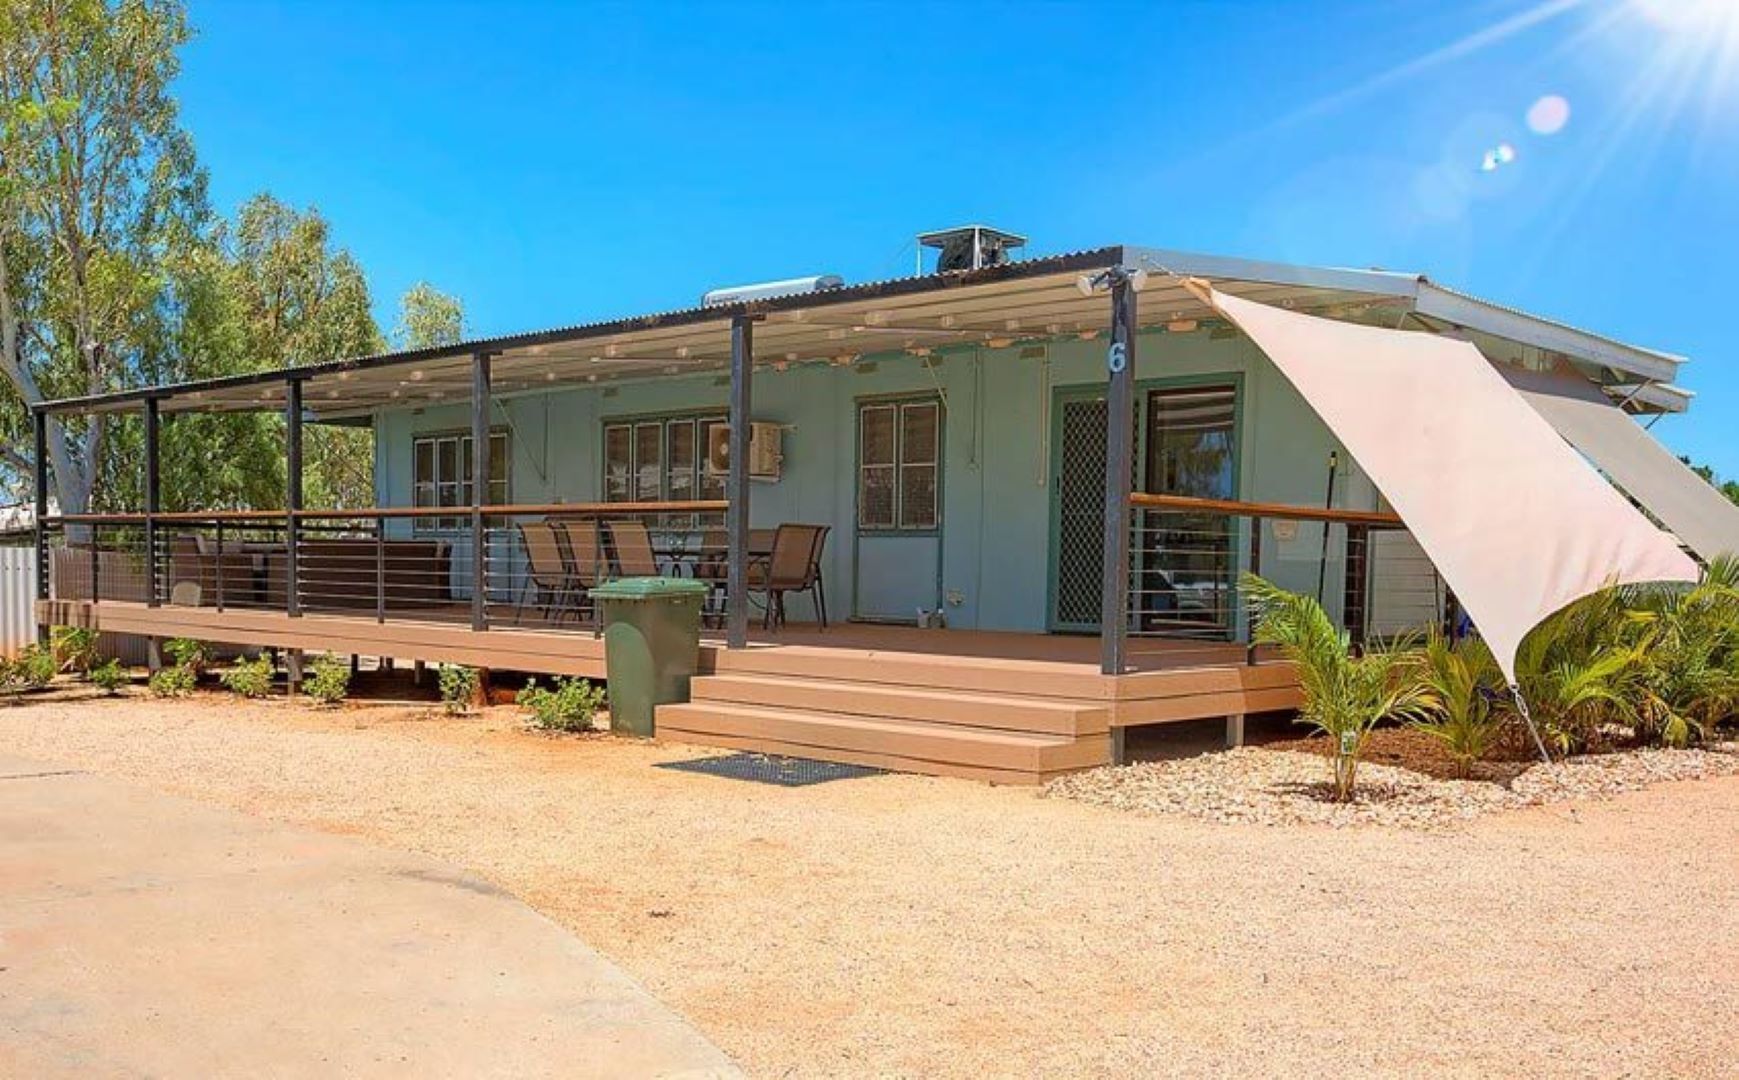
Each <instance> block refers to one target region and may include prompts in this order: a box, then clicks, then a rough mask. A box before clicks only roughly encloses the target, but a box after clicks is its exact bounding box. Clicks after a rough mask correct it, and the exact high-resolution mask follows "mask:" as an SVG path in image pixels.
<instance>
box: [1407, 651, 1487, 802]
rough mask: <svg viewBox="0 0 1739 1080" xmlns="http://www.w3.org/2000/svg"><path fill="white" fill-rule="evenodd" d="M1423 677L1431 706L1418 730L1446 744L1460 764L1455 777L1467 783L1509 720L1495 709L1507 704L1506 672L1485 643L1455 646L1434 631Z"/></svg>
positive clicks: (1418, 721)
mask: <svg viewBox="0 0 1739 1080" xmlns="http://www.w3.org/2000/svg"><path fill="white" fill-rule="evenodd" d="M1421 674H1422V676H1423V678H1424V680H1425V683H1426V685H1427V686H1428V687H1429V688H1430V690H1431V700H1430V703H1429V704H1428V705H1427V706H1426V710H1427V711H1426V713H1425V715H1423V716H1420V717H1418V718H1416V719H1414V720H1413V726H1414V727H1415V728H1416V729H1418V730H1420V731H1423V732H1424V733H1425V734H1427V735H1430V736H1431V737H1432V738H1434V739H1436V740H1437V741H1438V742H1439V743H1441V744H1442V745H1443V750H1444V752H1445V753H1447V754H1448V755H1449V758H1450V760H1451V761H1453V762H1455V772H1456V775H1457V776H1460V777H1461V778H1462V779H1466V778H1467V777H1468V776H1469V775H1470V774H1471V773H1472V772H1473V763H1474V762H1476V761H1478V760H1480V759H1481V758H1483V757H1485V756H1486V754H1487V753H1489V752H1490V750H1491V748H1492V745H1493V744H1494V743H1495V742H1496V741H1497V737H1498V735H1499V734H1500V733H1501V732H1502V731H1503V728H1504V722H1505V714H1504V713H1503V712H1502V711H1500V710H1499V709H1496V708H1494V707H1493V705H1494V703H1495V702H1498V701H1502V700H1504V697H1503V693H1504V689H1505V687H1504V678H1503V672H1502V671H1501V670H1500V669H1499V668H1498V666H1497V661H1496V660H1495V659H1494V658H1493V657H1492V655H1491V649H1489V648H1488V647H1487V646H1486V644H1485V642H1483V641H1481V640H1479V639H1478V638H1463V639H1462V640H1460V641H1457V642H1453V643H1452V642H1450V640H1449V639H1448V638H1446V637H1444V636H1443V635H1442V634H1441V633H1439V632H1437V631H1435V630H1434V631H1432V633H1431V637H1430V639H1429V640H1428V641H1427V642H1426V644H1425V655H1424V665H1423V670H1422V672H1421Z"/></svg>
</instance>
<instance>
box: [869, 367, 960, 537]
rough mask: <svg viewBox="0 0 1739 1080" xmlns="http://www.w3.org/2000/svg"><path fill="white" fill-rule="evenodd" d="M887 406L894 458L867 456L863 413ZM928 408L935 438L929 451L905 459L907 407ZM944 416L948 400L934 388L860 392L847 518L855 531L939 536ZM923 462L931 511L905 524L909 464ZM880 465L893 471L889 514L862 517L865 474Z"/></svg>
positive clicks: (914, 465)
mask: <svg viewBox="0 0 1739 1080" xmlns="http://www.w3.org/2000/svg"><path fill="white" fill-rule="evenodd" d="M881 409H887V410H891V411H892V413H893V460H892V461H877V462H874V463H870V462H866V461H865V458H864V415H865V414H866V413H868V412H871V411H874V410H881ZM919 409H932V410H934V411H935V414H936V421H935V438H934V439H932V440H931V442H930V444H929V447H930V455H929V457H928V458H926V459H923V460H917V461H912V460H908V455H907V446H906V438H905V435H906V416H907V413H908V412H909V411H913V410H919ZM947 419H948V407H947V403H946V402H944V401H943V399H942V398H941V397H940V396H939V395H937V394H933V393H931V394H902V395H896V396H892V397H870V398H859V399H858V401H857V405H856V417H855V420H856V426H857V432H856V435H857V454H856V462H855V472H856V475H855V476H854V477H853V480H854V482H855V484H856V486H855V489H854V496H853V501H854V504H855V505H854V506H853V507H852V520H853V523H854V524H855V526H856V529H857V534H858V535H859V536H940V535H941V533H942V522H943V513H942V506H943V474H944V465H945V460H946V457H945V456H946V450H945V446H946V441H947V436H946V428H947ZM924 468H928V469H929V470H930V471H931V475H932V476H933V478H934V479H933V482H932V484H931V492H932V494H931V504H932V505H931V514H930V517H929V520H927V521H924V522H922V523H920V524H907V523H906V521H907V514H906V510H907V489H908V487H909V485H908V484H907V477H908V475H909V474H910V472H911V470H913V469H924ZM871 469H874V470H885V471H886V472H887V473H888V474H889V475H890V476H891V477H892V483H891V486H892V489H893V501H892V505H891V507H890V510H891V515H892V516H891V518H890V519H889V520H888V521H885V522H884V521H880V520H878V521H874V522H866V520H865V518H864V498H863V494H864V490H865V488H864V478H865V474H866V473H867V472H868V471H869V470H871Z"/></svg>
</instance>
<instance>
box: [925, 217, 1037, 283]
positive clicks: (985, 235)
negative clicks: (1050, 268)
mask: <svg viewBox="0 0 1739 1080" xmlns="http://www.w3.org/2000/svg"><path fill="white" fill-rule="evenodd" d="M1021 247H1026V237H1024V236H1018V235H1016V234H1015V233H1011V232H1003V231H1002V230H1001V229H993V228H991V227H990V226H988V225H961V226H960V227H958V228H954V229H937V230H936V231H935V232H927V233H919V234H918V273H920V274H922V273H923V272H924V249H925V248H935V249H936V251H937V255H936V273H938V274H946V273H948V272H949V271H951V270H982V269H984V268H985V267H987V266H1001V265H1002V264H1003V263H1006V262H1008V261H1009V256H1008V253H1009V252H1011V251H1013V250H1014V249H1015V248H1021Z"/></svg>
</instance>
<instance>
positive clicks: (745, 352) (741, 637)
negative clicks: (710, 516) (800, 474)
mask: <svg viewBox="0 0 1739 1080" xmlns="http://www.w3.org/2000/svg"><path fill="white" fill-rule="evenodd" d="M758 318H759V316H757V315H752V314H742V315H735V316H732V318H731V416H730V448H729V460H730V471H729V473H728V474H727V477H726V480H725V485H726V490H725V498H726V499H727V500H729V503H730V505H729V506H728V507H727V508H726V510H725V541H726V545H727V554H726V557H725V605H726V610H725V647H726V648H731V649H741V648H743V647H744V646H746V645H747V644H748V643H749V422H750V405H749V401H750V397H749V391H750V385H749V384H750V381H751V380H752V378H753V376H754V373H755V330H754V326H755V320H756V319H758Z"/></svg>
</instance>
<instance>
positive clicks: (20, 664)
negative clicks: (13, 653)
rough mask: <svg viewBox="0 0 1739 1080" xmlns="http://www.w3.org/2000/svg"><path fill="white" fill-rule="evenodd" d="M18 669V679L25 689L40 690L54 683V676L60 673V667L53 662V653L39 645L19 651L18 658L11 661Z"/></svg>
mask: <svg viewBox="0 0 1739 1080" xmlns="http://www.w3.org/2000/svg"><path fill="white" fill-rule="evenodd" d="M13 664H14V665H15V666H16V667H17V669H18V679H19V682H21V683H22V684H23V686H24V688H25V689H28V690H40V689H42V688H43V687H45V686H47V685H48V684H49V683H51V682H53V681H54V676H55V675H56V673H58V672H59V671H60V665H59V664H58V663H56V662H55V659H54V651H53V650H52V649H45V648H43V647H42V646H40V645H26V646H25V647H24V648H23V649H21V650H19V653H18V658H17V659H16V660H14V661H13Z"/></svg>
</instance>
